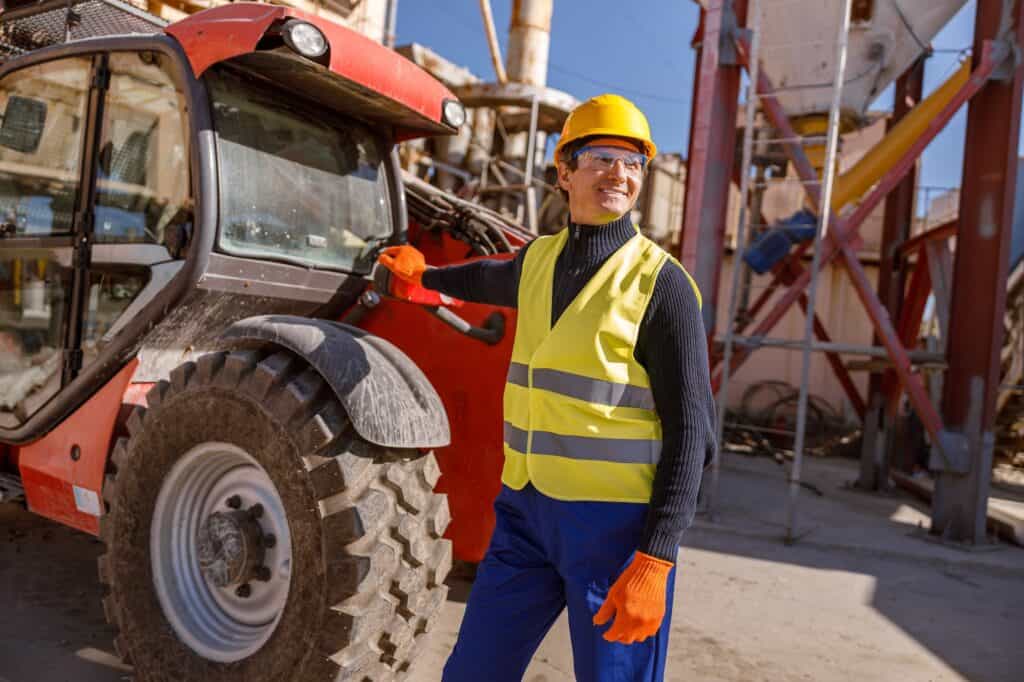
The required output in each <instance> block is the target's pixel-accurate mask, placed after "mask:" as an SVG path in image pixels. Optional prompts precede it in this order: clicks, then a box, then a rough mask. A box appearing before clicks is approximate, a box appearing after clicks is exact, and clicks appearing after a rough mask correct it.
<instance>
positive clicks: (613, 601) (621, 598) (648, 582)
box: [594, 552, 674, 644]
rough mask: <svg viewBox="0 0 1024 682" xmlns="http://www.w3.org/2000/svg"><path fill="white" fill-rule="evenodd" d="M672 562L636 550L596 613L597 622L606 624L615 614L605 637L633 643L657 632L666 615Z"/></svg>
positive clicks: (609, 639)
mask: <svg viewBox="0 0 1024 682" xmlns="http://www.w3.org/2000/svg"><path fill="white" fill-rule="evenodd" d="M673 565H674V564H672V562H670V561H665V560H664V559H658V558H656V557H652V556H650V555H648V554H644V553H643V552H637V553H636V556H634V557H633V560H632V561H631V562H629V566H627V567H626V570H625V571H623V572H622V575H620V576H619V579H618V580H616V581H615V583H614V584H613V585H612V586H611V589H609V590H608V597H607V598H606V599H605V600H604V604H603V605H602V606H601V609H600V610H599V611H598V612H597V615H595V616H594V625H604V624H605V623H607V622H608V620H609V619H610V618H611V617H612V616H613V615H614V616H615V621H614V622H613V623H612V626H611V627H610V628H608V632H606V633H604V635H603V636H604V638H605V639H606V640H608V641H609V642H621V643H622V644H632V643H634V642H642V641H644V640H645V639H647V638H648V637H650V636H651V635H653V634H654V633H656V632H657V631H658V628H660V627H661V621H662V620H663V619H664V618H665V590H666V588H667V585H668V574H669V571H671V570H672V566H673Z"/></svg>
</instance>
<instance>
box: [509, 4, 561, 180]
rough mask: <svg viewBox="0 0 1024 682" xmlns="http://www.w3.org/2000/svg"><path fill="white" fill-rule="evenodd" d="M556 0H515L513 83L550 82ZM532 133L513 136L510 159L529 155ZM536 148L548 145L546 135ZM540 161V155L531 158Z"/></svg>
mask: <svg viewBox="0 0 1024 682" xmlns="http://www.w3.org/2000/svg"><path fill="white" fill-rule="evenodd" d="M552 6H553V0H513V1H512V18H511V24H510V26H509V34H508V57H507V61H506V63H507V65H508V79H509V80H510V81H512V82H513V83H526V84H527V85H537V86H546V85H547V82H548V51H549V50H550V47H551V13H552ZM527 137H528V135H527V134H526V133H516V134H515V135H512V136H510V138H509V140H508V144H507V145H506V147H505V153H504V156H505V158H507V159H516V160H517V161H518V160H519V159H522V158H525V156H526V149H527V146H528V144H529V143H528V141H527ZM534 144H535V146H534V149H544V136H543V135H538V139H537V140H535V143H534ZM530 163H534V164H535V163H536V159H530Z"/></svg>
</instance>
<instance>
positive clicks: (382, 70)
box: [164, 2, 456, 122]
mask: <svg viewBox="0 0 1024 682" xmlns="http://www.w3.org/2000/svg"><path fill="white" fill-rule="evenodd" d="M288 17H295V18H296V19H302V20H303V21H308V22H309V23H311V24H313V25H315V26H316V27H317V28H319V29H320V30H321V31H322V32H323V34H324V36H325V37H326V38H327V41H328V43H330V46H331V48H330V51H331V62H330V69H331V71H333V72H334V73H336V74H338V75H339V76H342V77H343V78H347V79H348V80H350V81H353V82H355V83H358V84H359V85H362V86H364V87H366V88H368V89H370V90H372V91H374V92H376V93H379V94H381V95H383V96H385V97H388V98H391V99H393V100H395V101H397V102H399V103H401V104H403V105H404V106H406V107H408V108H410V109H412V110H414V111H416V112H417V113H419V114H420V115H422V116H424V117H426V118H429V119H430V120H431V121H434V122H442V106H443V104H444V100H446V99H452V100H454V99H456V97H455V95H453V94H452V93H451V91H450V90H448V88H446V87H445V86H444V85H442V84H441V83H440V82H439V81H438V80H436V79H435V78H434V77H433V76H431V75H430V74H428V73H427V72H426V71H424V70H423V69H421V68H420V67H418V66H416V65H415V64H413V63H412V62H411V61H409V60H408V59H406V58H404V57H402V56H401V55H399V54H398V53H397V52H395V51H393V50H390V49H388V48H386V47H384V46H383V45H379V44H377V43H375V42H373V41H372V40H370V39H369V38H367V37H365V36H363V35H360V34H359V33H357V32H356V31H353V30H351V29H347V28H345V27H343V26H338V25H337V24H334V23H331V22H329V21H325V20H324V19H322V18H320V17H316V16H313V15H311V14H306V13H305V12H302V11H300V10H297V9H292V8H290V7H280V6H277V5H265V4H259V3H251V2H239V3H234V4H230V5H222V6H220V7H215V8H213V9H209V10H204V11H202V12H198V13H196V14H193V15H192V16H190V17H187V18H185V19H182V20H181V21H179V22H176V23H174V24H171V25H170V26H168V27H167V28H166V29H164V30H165V31H166V32H167V34H168V35H170V36H172V37H174V38H175V39H176V40H177V41H178V42H179V43H181V46H182V47H183V48H184V50H185V54H186V55H187V56H188V60H189V63H190V64H191V65H192V71H193V72H194V73H195V75H196V77H197V78H198V77H199V76H201V75H202V74H203V72H204V71H206V69H208V68H210V66H212V65H213V64H216V63H217V62H221V61H224V60H225V59H231V58H232V57H237V56H239V55H243V54H247V53H249V52H252V51H253V50H255V49H256V45H257V44H258V43H259V42H260V39H261V38H263V34H264V33H266V31H267V29H268V28H269V27H270V26H271V25H272V24H273V23H274V22H275V21H278V20H281V19H286V18H288Z"/></svg>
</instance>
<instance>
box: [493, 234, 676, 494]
mask: <svg viewBox="0 0 1024 682" xmlns="http://www.w3.org/2000/svg"><path fill="white" fill-rule="evenodd" d="M567 237H568V231H567V230H563V231H562V232H561V233H559V234H557V235H553V236H550V237H539V238H537V239H536V240H534V241H533V243H531V245H530V248H529V250H528V251H527V252H526V256H525V257H524V259H523V269H522V274H521V276H520V284H519V300H518V305H519V316H518V323H517V326H516V338H515V344H514V346H513V351H512V362H511V364H510V366H509V372H508V379H507V381H506V384H505V424H504V436H505V438H504V441H505V448H504V450H505V468H504V470H503V472H502V481H503V482H504V483H505V484H506V485H508V486H509V487H511V488H515V489H520V488H522V487H523V486H525V485H526V484H527V483H528V482H532V483H533V485H534V486H535V487H536V488H537V489H538V490H540V491H541V492H542V493H544V494H546V495H548V496H549V497H554V498H557V499H564V500H594V501H617V502H648V501H649V500H650V495H651V489H652V485H653V480H654V471H655V467H656V464H657V462H658V458H659V456H660V453H661V423H660V421H659V420H658V415H657V412H656V411H655V409H654V398H653V395H652V393H651V388H650V381H649V380H648V377H647V373H646V371H645V370H644V368H643V366H642V365H640V364H639V363H638V362H637V361H636V359H635V358H634V350H635V345H636V337H637V334H638V332H639V327H640V323H641V321H642V320H643V316H644V312H645V311H646V308H647V305H648V304H649V302H650V297H651V293H652V292H653V289H654V282H655V281H656V279H657V275H658V273H659V272H660V270H661V268H662V267H663V266H665V265H666V263H671V264H672V265H671V267H681V266H679V265H678V263H675V262H674V261H673V260H672V259H671V258H670V257H669V256H668V254H666V253H665V252H664V251H662V250H661V249H660V248H658V247H657V246H656V245H655V244H654V243H653V242H651V241H649V240H648V239H646V238H645V237H643V236H642V235H639V234H637V235H636V236H635V237H633V238H631V239H630V240H629V241H628V242H627V243H626V244H624V245H623V246H622V247H620V248H619V249H618V250H617V251H616V252H615V253H614V254H612V255H611V256H610V257H609V258H608V260H607V261H605V263H604V264H602V265H601V267H600V268H599V269H598V271H597V273H595V274H594V276H593V277H592V278H591V279H590V281H589V282H587V283H586V285H584V287H583V289H582V290H581V291H580V293H579V294H578V295H577V296H576V298H575V299H574V300H573V301H572V302H571V303H570V304H569V306H568V307H567V308H566V309H565V311H564V312H563V313H562V315H561V316H560V317H559V319H558V321H557V322H556V323H555V325H554V326H553V327H552V325H551V304H552V303H551V301H552V285H553V279H554V267H555V262H556V261H557V259H558V255H559V253H560V252H561V250H562V248H563V247H564V245H565V243H566V241H567ZM691 282H692V280H691Z"/></svg>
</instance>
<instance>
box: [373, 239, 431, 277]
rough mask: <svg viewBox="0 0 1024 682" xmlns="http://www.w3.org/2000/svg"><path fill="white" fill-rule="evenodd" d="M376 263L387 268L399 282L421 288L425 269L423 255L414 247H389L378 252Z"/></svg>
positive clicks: (425, 264) (425, 263)
mask: <svg viewBox="0 0 1024 682" xmlns="http://www.w3.org/2000/svg"><path fill="white" fill-rule="evenodd" d="M377 262H378V263H380V264H381V265H382V266H384V267H385V268H387V269H388V270H389V271H390V272H391V274H393V275H394V276H395V277H397V278H398V279H400V280H403V281H405V282H408V283H409V284H415V285H416V286H422V284H423V282H422V277H423V273H424V271H426V269H427V262H426V260H424V258H423V254H422V253H420V251H419V249H417V248H416V247H415V246H409V245H408V244H406V245H403V246H389V247H387V248H386V249H384V250H383V251H381V252H380V255H379V256H378V257H377Z"/></svg>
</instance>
